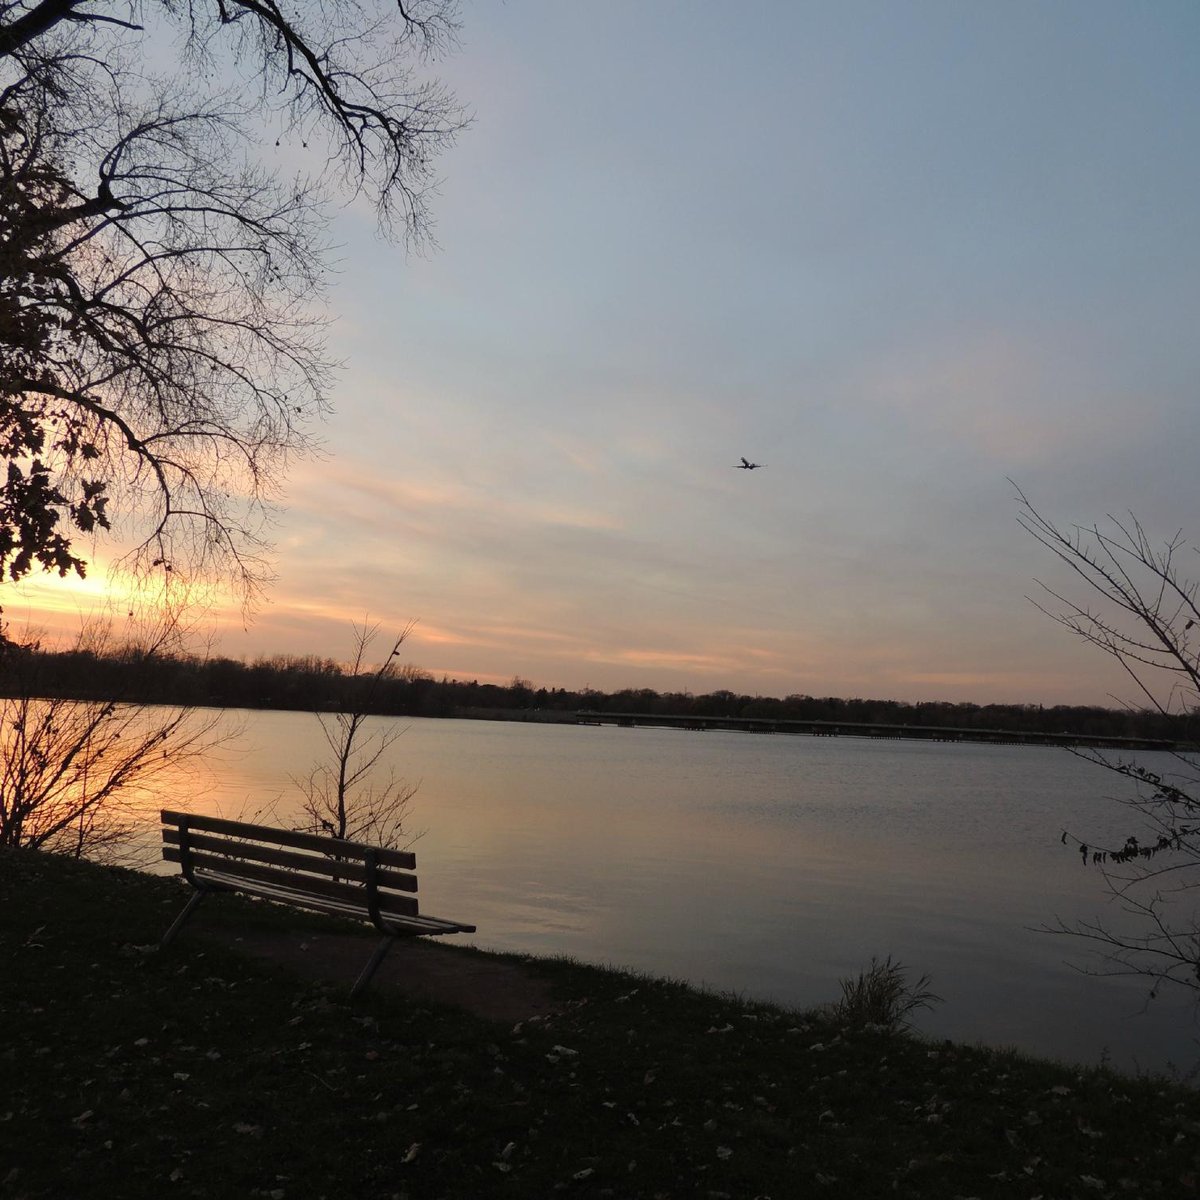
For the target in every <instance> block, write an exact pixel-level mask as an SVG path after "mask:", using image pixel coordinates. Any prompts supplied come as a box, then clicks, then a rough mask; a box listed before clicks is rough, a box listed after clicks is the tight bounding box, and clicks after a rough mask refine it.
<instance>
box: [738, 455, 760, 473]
mask: <svg viewBox="0 0 1200 1200" xmlns="http://www.w3.org/2000/svg"><path fill="white" fill-rule="evenodd" d="M766 465H767V464H766V463H752V462H751V461H750V460H749V459H748V458H746V457H745V456H744V455H743V457H742V461H741V462H740V463H734V464H733V469H734V470H735V471H757V470H758V469H759V467H765V466H766Z"/></svg>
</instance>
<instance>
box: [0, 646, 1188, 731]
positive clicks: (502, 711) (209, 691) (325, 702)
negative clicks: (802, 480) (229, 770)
mask: <svg viewBox="0 0 1200 1200" xmlns="http://www.w3.org/2000/svg"><path fill="white" fill-rule="evenodd" d="M19 652H20V653H25V654H35V655H38V656H39V658H40V660H41V661H40V662H39V670H38V678H39V680H40V681H42V682H41V686H42V687H43V688H44V689H45V691H46V694H47V695H48V696H71V697H73V698H77V699H85V700H86V699H99V698H108V697H115V696H119V697H121V698H123V699H128V700H135V701H138V702H140V703H158V704H173V705H187V706H211V707H215V708H274V709H284V710H288V709H291V710H300V711H305V712H344V711H349V710H351V709H354V708H356V707H357V706H359V705H360V703H361V701H362V693H363V691H364V690H365V689H366V688H367V687H368V685H370V687H371V696H370V705H369V707H370V711H371V712H374V713H377V714H380V715H387V716H412V717H508V718H512V719H539V718H540V719H544V720H553V719H555V716H556V714H559V715H561V716H562V717H563V718H566V717H568V716H569V715H573V714H574V713H575V712H577V711H579V710H581V709H582V710H591V711H597V712H629V713H647V714H659V713H668V714H676V715H680V716H706V717H758V718H772V719H776V720H799V721H835V722H847V723H880V724H893V725H938V726H953V727H956V728H960V729H1001V730H1011V731H1022V732H1039V733H1061V732H1070V733H1078V734H1089V735H1094V736H1102V737H1132V738H1162V739H1167V740H1176V741H1187V742H1195V741H1200V718H1198V717H1196V716H1193V715H1190V714H1172V713H1165V712H1161V711H1155V710H1152V709H1147V710H1132V709H1110V708H1100V707H1097V706H1091V705H1054V706H1053V707H1044V706H1042V705H1040V704H970V703H953V702H950V701H919V702H916V703H909V702H905V701H901V700H866V699H843V698H839V697H836V696H808V695H790V696H785V697H782V698H780V697H775V696H747V695H739V694H737V693H736V692H731V691H728V690H725V689H721V690H718V691H714V692H708V693H705V694H703V695H693V694H692V693H691V692H656V691H653V690H652V689H650V688H625V689H623V690H621V691H617V692H602V691H596V690H594V689H592V688H584V689H581V690H579V691H574V690H571V689H568V688H545V687H534V686H533V684H532V683H530V682H529V681H528V680H526V679H521V678H519V677H514V678H513V679H512V680H511V681H510V682H509V683H507V684H495V683H480V682H479V681H478V680H475V679H470V680H464V679H451V678H448V677H446V676H443V677H442V678H441V679H436V678H434V676H433V675H431V674H430V673H429V672H428V671H425V670H423V669H421V668H420V667H416V666H413V665H411V664H409V665H405V666H400V667H398V668H397V669H396V670H395V672H394V673H393V674H392V675H391V676H390V677H388V678H386V679H382V680H374V677H373V676H372V675H370V674H357V675H356V674H354V673H352V672H350V671H347V670H346V669H344V668H343V667H342V666H341V665H340V664H339V663H338V662H336V661H335V660H334V659H331V658H322V657H320V656H316V655H276V656H273V657H270V658H259V659H255V660H253V661H250V662H244V661H239V660H237V659H232V658H198V657H192V656H188V655H178V656H164V657H160V658H156V659H150V660H147V659H146V657H145V656H144V655H140V654H137V653H128V654H126V653H123V652H117V653H115V654H109V655H105V656H100V655H96V654H93V653H90V652H88V651H85V650H68V651H59V652H54V651H44V650H40V649H36V648H27V649H23V650H21V651H19ZM8 675H9V672H0V695H3V694H11V693H10V692H8V691H7V690H6V689H7V687H8ZM372 680H374V682H371V681H372Z"/></svg>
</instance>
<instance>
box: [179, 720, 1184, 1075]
mask: <svg viewBox="0 0 1200 1200" xmlns="http://www.w3.org/2000/svg"><path fill="white" fill-rule="evenodd" d="M229 719H230V720H234V721H238V722H241V723H242V724H243V726H244V730H243V733H242V736H241V739H240V741H239V743H238V747H239V749H238V750H237V752H236V753H230V752H225V753H222V754H221V755H219V756H218V757H216V758H214V760H213V761H212V762H211V763H210V764H209V777H208V778H207V779H206V780H205V781H204V783H203V784H202V785H196V786H194V787H193V786H192V785H190V784H189V785H188V787H187V789H186V790H187V791H188V792H189V793H192V794H193V795H192V796H189V797H185V796H182V795H181V796H178V797H176V798H174V799H172V800H171V804H172V806H175V807H185V808H187V807H190V808H192V809H194V810H196V811H204V812H211V813H218V812H219V813H221V814H223V815H225V816H231V817H238V816H241V817H244V818H246V819H254V814H255V812H256V810H259V809H260V807H261V806H262V805H263V804H264V803H265V802H268V801H273V800H274V801H276V802H277V806H278V807H277V817H279V816H283V817H285V816H286V814H287V812H288V811H289V809H293V808H294V807H295V805H296V802H297V799H298V790H297V788H296V787H295V785H294V784H293V783H292V782H291V781H290V776H291V775H292V774H306V773H307V771H308V770H309V768H310V766H311V765H313V764H314V763H315V762H316V761H317V757H318V756H319V753H320V750H321V747H322V742H321V733H320V730H319V728H318V725H317V720H316V718H315V717H313V716H311V715H307V714H301V713H279V712H239V713H233V714H230V716H229ZM379 721H380V724H385V723H389V722H385V721H384V719H382V718H381V719H379ZM398 724H399V725H400V726H401V727H402V728H403V729H404V731H405V732H404V734H403V736H402V737H401V738H400V739H399V741H398V742H397V743H396V745H395V747H394V748H393V749H392V751H391V752H390V754H389V758H388V760H387V761H388V765H390V766H392V767H394V768H395V769H396V771H397V773H398V774H399V775H400V776H402V777H403V778H405V779H406V780H407V781H408V782H410V783H419V788H418V791H417V793H416V795H415V796H414V798H413V800H412V801H411V805H410V813H411V815H410V819H409V826H410V828H411V830H412V831H413V832H414V833H418V832H419V833H420V834H421V837H420V839H419V841H417V842H416V844H415V846H414V848H415V849H416V851H417V854H418V873H419V875H420V879H421V905H422V908H423V909H424V910H426V911H428V912H430V913H432V914H434V915H438V916H446V917H451V918H457V919H461V920H464V921H470V922H474V923H475V924H476V925H478V927H479V932H478V934H476V935H475V936H474V937H473V938H472V939H471V940H472V942H473V943H474V944H476V945H479V946H481V947H485V948H489V949H498V950H507V951H519V952H528V953H532V954H569V955H573V956H575V957H577V958H581V959H584V960H587V961H589V962H596V963H607V964H613V965H617V966H623V967H633V968H637V969H640V970H644V971H649V972H652V973H654V974H657V975H667V976H673V977H677V978H683V979H687V980H690V981H692V982H694V983H697V984H703V985H705V986H707V987H710V988H713V989H717V990H722V991H732V992H737V993H740V994H743V995H745V996H748V997H756V998H763V999H769V1000H773V1001H777V1002H780V1003H783V1004H788V1005H796V1006H805V1007H807V1006H811V1005H815V1004H820V1003H824V1002H827V1001H832V1000H835V999H836V998H837V996H838V995H839V988H838V980H839V979H840V978H842V977H844V976H847V975H850V974H853V973H855V972H857V971H858V970H859V969H860V968H861V967H863V966H865V965H866V964H867V963H868V962H869V961H870V959H871V957H872V956H873V955H874V956H877V957H880V958H882V957H884V956H885V955H889V954H890V955H892V956H893V958H896V959H899V960H900V961H902V962H903V963H905V964H907V965H909V966H910V967H911V968H913V971H914V973H915V974H921V973H928V974H930V975H931V976H932V977H933V982H932V987H933V990H934V991H935V992H937V993H938V994H939V995H940V996H942V997H943V1003H942V1004H940V1005H938V1006H937V1007H936V1008H935V1009H934V1010H933V1011H932V1012H928V1013H924V1014H922V1015H921V1016H920V1018H919V1020H918V1027H919V1028H920V1029H921V1030H922V1031H923V1032H925V1033H926V1034H928V1035H930V1036H936V1037H948V1038H953V1039H955V1040H963V1041H968V1042H970V1041H982V1042H985V1043H988V1044H992V1045H1011V1046H1016V1047H1018V1048H1021V1049H1024V1050H1028V1051H1031V1052H1035V1053H1038V1054H1043V1055H1049V1056H1053V1057H1057V1058H1062V1059H1066V1060H1069V1061H1073V1062H1079V1063H1084V1064H1096V1063H1099V1062H1100V1061H1102V1060H1103V1059H1108V1060H1109V1061H1111V1062H1112V1063H1113V1064H1114V1065H1117V1066H1120V1067H1122V1068H1124V1069H1131V1070H1136V1069H1155V1070H1162V1069H1165V1068H1167V1067H1168V1065H1169V1064H1174V1065H1175V1066H1176V1067H1178V1068H1180V1069H1183V1070H1187V1069H1190V1068H1191V1067H1192V1066H1193V1065H1194V1064H1195V1063H1196V1061H1197V1060H1198V1059H1200V1043H1198V1039H1200V1028H1198V1027H1197V1025H1196V1022H1195V1019H1194V1017H1193V1013H1192V1010H1191V1007H1190V1005H1189V1003H1188V1001H1187V997H1186V996H1184V995H1182V994H1180V995H1178V996H1176V995H1172V994H1170V993H1169V992H1166V991H1164V994H1163V995H1162V996H1160V997H1159V998H1158V999H1157V1000H1154V1001H1152V1002H1148V1000H1147V993H1148V986H1147V984H1146V983H1145V982H1144V981H1140V982H1139V981H1137V980H1131V979H1114V978H1104V979H1097V978H1093V977H1090V976H1087V975H1084V974H1082V973H1081V972H1080V970H1079V969H1078V968H1079V967H1088V966H1091V967H1095V966H1096V965H1097V963H1098V960H1097V959H1096V958H1095V957H1093V956H1091V955H1090V954H1089V952H1088V949H1087V947H1086V946H1085V945H1084V944H1083V943H1082V942H1080V941H1078V940H1077V939H1073V938H1065V937H1061V936H1055V935H1050V934H1045V933H1039V932H1036V927H1037V926H1039V925H1042V924H1044V923H1052V922H1053V921H1054V919H1055V918H1058V917H1061V918H1063V919H1064V920H1066V921H1068V922H1073V921H1075V920H1077V919H1079V918H1091V917H1096V916H1104V917H1105V918H1106V919H1108V918H1112V919H1116V918H1117V916H1118V915H1119V914H1116V913H1114V911H1113V905H1112V903H1111V901H1109V900H1108V898H1107V893H1106V892H1105V891H1104V889H1103V886H1102V880H1101V877H1100V874H1099V872H1098V871H1097V869H1096V868H1094V867H1090V866H1089V867H1087V868H1086V869H1085V868H1084V867H1082V866H1081V863H1080V859H1079V855H1078V854H1077V853H1075V852H1073V851H1072V850H1070V849H1069V848H1067V847H1065V846H1063V845H1062V844H1061V842H1060V833H1061V831H1062V830H1063V829H1064V828H1069V829H1070V830H1071V831H1072V832H1076V833H1078V834H1079V835H1080V836H1082V837H1084V838H1085V839H1086V838H1091V839H1093V840H1095V841H1096V842H1098V843H1104V842H1106V843H1108V844H1121V843H1123V842H1124V840H1125V837H1126V836H1127V835H1128V834H1129V833H1131V832H1135V831H1136V832H1139V833H1140V832H1141V831H1140V830H1136V827H1135V826H1134V824H1133V820H1132V817H1131V816H1130V815H1128V814H1127V813H1126V812H1125V811H1124V810H1123V809H1121V808H1120V806H1119V805H1118V804H1117V803H1115V801H1114V800H1113V799H1112V798H1111V797H1113V796H1114V795H1117V794H1119V793H1120V790H1121V789H1120V785H1121V783H1122V781H1121V780H1119V779H1118V778H1116V777H1115V776H1113V775H1111V774H1109V773H1108V772H1105V771H1102V770H1100V769H1099V768H1096V767H1094V766H1091V765H1089V764H1087V763H1085V762H1083V761H1081V760H1079V759H1078V758H1075V757H1073V756H1072V755H1071V754H1069V753H1068V752H1067V751H1065V750H1060V749H1053V748H1047V747H1036V746H989V745H971V744H953V743H931V742H916V741H912V742H905V741H883V740H878V741H877V740H871V739H860V738H825V737H809V736H788V735H774V736H764V735H753V734H745V733H723V732H705V733H698V732H682V731H676V730H669V729H649V728H640V729H620V728H613V727H595V726H570V725H542V724H520V723H506V722H485V721H457V720H422V719H412V720H403V721H401V722H398ZM1154 758H1155V756H1153V755H1146V756H1144V759H1143V761H1145V762H1146V763H1147V765H1152V764H1153V762H1154ZM458 940H463V939H458Z"/></svg>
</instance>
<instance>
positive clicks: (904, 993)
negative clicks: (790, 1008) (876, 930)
mask: <svg viewBox="0 0 1200 1200" xmlns="http://www.w3.org/2000/svg"><path fill="white" fill-rule="evenodd" d="M907 970H908V968H907V967H905V966H904V965H903V964H901V963H898V962H892V956H891V955H890V954H889V955H888V956H887V958H885V959H884V960H883V962H880V961H879V960H878V959H876V958H872V959H871V965H870V966H869V967H868V968H867V969H866V970H865V971H859V973H858V975H857V977H856V978H848V979H843V980H842V981H841V987H842V998H841V1000H839V1001H838V1002H837V1003H836V1004H835V1005H834V1006H833V1015H834V1018H835V1019H836V1020H837V1021H839V1022H840V1023H844V1024H847V1025H854V1026H861V1025H882V1026H885V1027H886V1028H888V1029H894V1028H897V1027H901V1028H903V1027H906V1026H907V1025H908V1024H909V1021H908V1018H909V1017H910V1015H911V1014H912V1013H914V1012H915V1011H916V1010H917V1009H919V1008H932V1007H933V1006H934V1004H937V1003H940V1001H941V999H942V998H941V996H938V995H936V994H935V993H933V992H931V991H929V990H928V989H929V983H930V979H929V976H928V975H922V976H921V978H920V979H918V980H917V981H916V983H914V984H909V983H908V982H907V980H906V978H905V975H906V972H907Z"/></svg>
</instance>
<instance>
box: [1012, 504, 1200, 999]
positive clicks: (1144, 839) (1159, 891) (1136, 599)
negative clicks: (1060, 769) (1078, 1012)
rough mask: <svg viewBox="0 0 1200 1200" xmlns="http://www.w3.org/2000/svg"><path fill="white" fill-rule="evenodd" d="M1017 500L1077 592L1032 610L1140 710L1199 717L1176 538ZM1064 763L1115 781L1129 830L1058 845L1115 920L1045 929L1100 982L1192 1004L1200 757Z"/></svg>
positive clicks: (1098, 756) (1198, 587)
mask: <svg viewBox="0 0 1200 1200" xmlns="http://www.w3.org/2000/svg"><path fill="white" fill-rule="evenodd" d="M1014 486H1015V485H1014ZM1017 499H1018V503H1019V505H1020V512H1019V516H1018V520H1019V521H1020V524H1021V525H1022V527H1023V528H1024V529H1025V530H1026V531H1027V532H1028V533H1030V534H1031V535H1032V536H1033V537H1034V538H1035V539H1036V540H1037V541H1038V542H1040V543H1041V545H1043V546H1044V547H1046V549H1048V550H1049V551H1050V552H1051V553H1052V554H1054V555H1055V556H1056V557H1057V558H1058V560H1059V561H1060V562H1062V563H1063V564H1065V565H1066V566H1067V567H1068V568H1069V570H1070V571H1071V572H1073V573H1074V575H1075V577H1076V579H1077V580H1078V581H1079V583H1080V584H1081V586H1082V588H1083V599H1082V600H1077V599H1072V598H1070V597H1068V596H1067V595H1066V594H1065V593H1064V592H1063V591H1062V590H1060V589H1055V588H1050V587H1048V586H1047V585H1045V584H1042V585H1041V587H1042V589H1043V593H1044V596H1045V599H1044V600H1043V601H1041V602H1038V601H1035V603H1037V604H1038V607H1039V608H1041V609H1042V611H1044V612H1046V613H1047V614H1048V615H1049V616H1051V617H1052V618H1053V619H1054V620H1056V621H1058V622H1059V623H1060V624H1062V625H1063V626H1064V627H1065V628H1067V629H1068V630H1070V631H1071V633H1073V634H1074V635H1075V636H1077V637H1080V638H1082V639H1083V640H1084V641H1085V642H1087V644H1088V645H1090V646H1093V647H1095V648H1096V649H1098V650H1100V651H1101V652H1102V653H1104V654H1106V655H1108V656H1109V657H1110V658H1112V659H1113V660H1114V661H1115V662H1116V663H1118V665H1119V666H1120V667H1121V669H1122V670H1123V671H1124V673H1125V674H1126V676H1127V677H1128V678H1129V680H1130V683H1131V684H1132V686H1133V687H1134V689H1135V690H1136V694H1137V696H1138V701H1139V702H1138V705H1137V707H1139V708H1141V709H1143V710H1151V711H1154V712H1158V713H1161V714H1163V715H1164V716H1174V717H1184V718H1196V717H1197V716H1200V605H1198V594H1200V581H1198V580H1197V579H1195V578H1192V577H1191V576H1190V575H1189V574H1188V573H1187V572H1188V567H1186V566H1181V565H1180V559H1181V558H1183V556H1184V555H1185V554H1187V553H1188V552H1189V551H1192V548H1191V547H1190V546H1189V544H1188V543H1187V541H1186V540H1185V538H1184V536H1183V532H1182V530H1180V531H1178V532H1176V533H1175V534H1174V536H1172V537H1170V538H1168V539H1166V540H1165V541H1163V542H1161V543H1159V542H1156V541H1155V540H1154V539H1153V538H1151V537H1150V535H1149V534H1147V532H1146V530H1145V529H1144V528H1143V527H1142V525H1141V523H1140V522H1139V521H1138V520H1137V518H1136V517H1134V516H1133V515H1132V514H1131V515H1130V516H1128V517H1126V518H1123V519H1118V518H1116V517H1112V516H1110V517H1108V518H1107V523H1106V524H1105V525H1103V526H1101V525H1099V524H1096V525H1092V526H1089V527H1079V526H1075V527H1072V528H1070V529H1067V530H1063V529H1060V528H1058V527H1057V526H1056V525H1054V524H1053V523H1052V522H1051V521H1049V520H1048V519H1047V518H1046V517H1044V516H1043V515H1042V514H1041V513H1040V512H1039V511H1038V510H1037V509H1036V508H1034V506H1033V505H1032V504H1031V503H1030V501H1029V499H1028V498H1027V497H1026V496H1025V494H1024V493H1023V492H1022V491H1021V490H1020V489H1019V488H1018V489H1017ZM1192 552H1194V551H1192ZM1191 569H1193V570H1194V566H1193V567H1191ZM1188 728H1189V729H1190V733H1189V736H1188V741H1187V743H1186V744H1188V745H1192V746H1194V745H1195V743H1196V742H1197V740H1200V739H1197V734H1198V733H1200V721H1195V722H1194V723H1189V726H1188ZM1072 753H1075V754H1078V755H1079V756H1080V757H1083V758H1085V759H1087V760H1088V761H1090V762H1092V763H1095V764H1096V765H1097V766H1100V767H1103V768H1104V769H1105V770H1107V771H1109V772H1112V773H1114V774H1116V775H1117V776H1119V777H1120V778H1121V779H1122V780H1123V781H1124V783H1125V784H1126V785H1127V789H1128V790H1127V793H1126V795H1125V796H1124V797H1122V798H1121V804H1122V805H1123V806H1124V808H1125V810H1126V812H1127V814H1128V816H1129V817H1130V818H1131V822H1132V823H1133V824H1134V828H1133V829H1129V828H1128V826H1126V828H1125V829H1124V830H1123V831H1122V833H1121V834H1119V835H1118V836H1116V837H1113V836H1112V835H1111V834H1109V835H1103V834H1087V835H1081V834H1080V832H1078V831H1071V830H1064V831H1063V834H1062V840H1063V842H1064V843H1067V844H1070V845H1072V846H1073V847H1074V848H1075V849H1076V850H1077V852H1078V853H1079V855H1080V858H1081V860H1082V861H1083V863H1084V864H1085V865H1088V866H1094V867H1095V868H1096V869H1097V870H1098V871H1099V873H1100V875H1101V877H1102V879H1103V883H1104V886H1105V888H1106V889H1107V890H1108V892H1109V893H1110V894H1111V895H1112V896H1113V898H1114V899H1115V900H1116V901H1117V902H1118V906H1119V909H1120V911H1121V914H1122V915H1121V916H1120V917H1119V918H1117V919H1116V920H1107V921H1085V922H1080V923H1079V924H1076V925H1066V924H1064V923H1061V922H1060V923H1059V924H1057V925H1056V926H1055V927H1054V931H1055V932H1060V933H1068V934H1072V935H1074V936H1077V937H1081V938H1084V939H1087V940H1089V941H1091V942H1093V943H1095V944H1096V945H1097V947H1098V949H1099V950H1100V953H1101V955H1102V959H1103V961H1104V963H1105V966H1104V967H1103V968H1102V973H1105V974H1126V975H1138V976H1142V977H1144V978H1146V979H1147V980H1148V981H1149V982H1150V984H1151V995H1155V994H1157V989H1158V987H1159V985H1160V984H1162V983H1172V984H1177V985H1182V986H1183V987H1186V988H1189V989H1191V990H1192V991H1193V993H1195V998H1196V1001H1197V1003H1200V906H1198V903H1197V902H1198V899H1200V890H1198V889H1200V756H1198V755H1197V753H1194V752H1192V751H1189V750H1187V749H1180V750H1176V751H1174V752H1171V753H1169V754H1167V753H1164V754H1163V755H1162V756H1161V763H1156V764H1155V765H1154V767H1153V768H1152V767H1150V766H1147V765H1146V763H1145V760H1144V759H1143V760H1141V761H1139V760H1137V759H1135V758H1128V757H1124V756H1121V755H1117V754H1114V753H1113V752H1111V751H1106V750H1099V749H1076V750H1073V751H1072Z"/></svg>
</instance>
